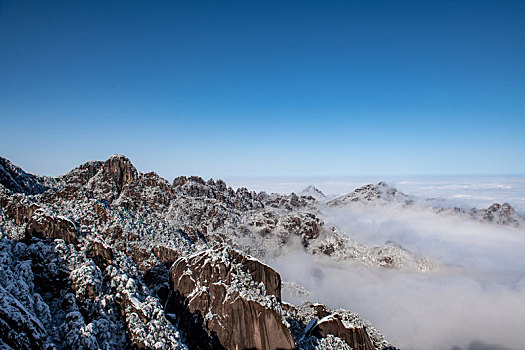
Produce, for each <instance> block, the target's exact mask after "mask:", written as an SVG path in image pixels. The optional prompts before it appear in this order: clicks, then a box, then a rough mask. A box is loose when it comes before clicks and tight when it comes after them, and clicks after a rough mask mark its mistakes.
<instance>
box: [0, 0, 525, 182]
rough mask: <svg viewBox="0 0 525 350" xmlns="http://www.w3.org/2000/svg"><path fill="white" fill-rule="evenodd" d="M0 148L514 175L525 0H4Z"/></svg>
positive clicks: (28, 157) (51, 166)
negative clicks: (163, 0) (164, 0)
mask: <svg viewBox="0 0 525 350" xmlns="http://www.w3.org/2000/svg"><path fill="white" fill-rule="evenodd" d="M0 118H1V119H0V121H1V123H0V130H1V131H0V155H1V156H4V157H7V158H9V159H11V160H12V161H14V162H15V163H16V164H19V165H21V166H22V167H24V168H25V169H27V170H29V171H33V172H37V173H41V174H49V175H57V174H60V173H63V172H65V171H67V170H69V169H71V168H72V167H74V166H76V165H78V164H80V163H83V162H84V161H87V160H90V159H105V158H107V157H108V156H109V155H110V154H113V153H121V154H125V155H127V156H128V157H130V158H131V160H132V161H133V162H134V164H135V165H136V166H137V167H138V168H139V170H141V171H149V170H155V171H157V172H159V173H160V174H161V175H163V176H165V177H167V178H170V179H171V178H173V177H174V176H177V175H180V174H197V175H201V176H204V177H214V178H216V177H228V176H247V177H249V176H319V175H333V176H341V175H367V174H379V175H381V174H385V175H395V174H413V175H420V174H434V175H439V174H494V173H498V174H524V173H525V1H393V0H392V1H235V2H230V1H166V2H162V1H153V2H149V1H120V2H118V1H97V0H90V1H53V0H51V1H31V2H30V1H20V0H17V1H1V0H0Z"/></svg>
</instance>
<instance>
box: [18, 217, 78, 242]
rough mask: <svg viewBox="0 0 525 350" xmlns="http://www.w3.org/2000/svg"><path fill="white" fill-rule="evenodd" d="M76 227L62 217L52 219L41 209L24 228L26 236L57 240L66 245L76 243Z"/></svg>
mask: <svg viewBox="0 0 525 350" xmlns="http://www.w3.org/2000/svg"><path fill="white" fill-rule="evenodd" d="M76 232H77V226H76V225H75V223H73V222H72V221H71V220H68V219H66V218H63V217H53V216H51V215H48V214H45V213H44V212H43V211H42V210H41V209H40V210H37V211H36V212H35V214H34V215H33V216H32V217H31V219H30V220H29V222H28V223H27V227H26V236H28V237H33V236H34V237H40V238H43V237H45V238H51V239H55V238H59V239H63V240H64V241H66V242H67V243H76V242H77V237H76Z"/></svg>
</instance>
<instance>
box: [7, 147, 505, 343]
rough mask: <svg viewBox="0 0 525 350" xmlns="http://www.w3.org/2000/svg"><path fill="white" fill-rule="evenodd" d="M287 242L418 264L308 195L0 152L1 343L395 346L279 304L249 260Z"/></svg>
mask: <svg viewBox="0 0 525 350" xmlns="http://www.w3.org/2000/svg"><path fill="white" fill-rule="evenodd" d="M311 190H312V191H313V192H312V191H309V193H313V194H315V195H316V197H320V196H321V194H322V193H320V191H316V190H313V189H311ZM503 210H507V209H505V208H503ZM492 212H493V213H494V212H495V211H492ZM492 215H495V214H492ZM290 242H298V244H299V246H300V247H302V249H304V251H305V252H307V253H308V254H313V255H322V256H323V257H326V258H327V259H335V260H341V259H344V260H349V261H355V262H356V263H359V264H365V265H367V264H368V265H377V266H383V267H390V268H403V267H406V266H412V267H413V268H415V269H422V270H424V269H426V268H427V267H428V266H427V265H426V262H425V260H424V259H423V258H421V257H418V256H416V255H413V254H412V253H410V252H408V251H406V250H404V249H402V248H401V247H397V246H395V245H385V246H383V247H367V246H365V245H362V244H359V243H358V242H355V241H353V240H351V239H349V238H348V237H346V236H345V235H344V234H342V233H341V232H339V230H338V229H337V228H335V227H327V225H325V224H324V222H323V221H322V220H321V219H320V218H319V217H318V216H317V202H316V198H314V197H313V196H312V195H309V194H308V195H302V196H301V195H296V194H293V193H292V194H290V195H278V194H267V193H264V192H261V193H255V192H251V191H248V190H247V189H245V188H239V189H237V190H233V189H232V188H231V187H228V186H227V184H226V183H225V182H224V181H222V180H216V181H215V180H212V179H210V180H207V181H205V180H203V179H202V178H200V177H197V176H192V177H184V176H181V177H177V178H176V179H174V180H173V181H172V182H171V183H170V182H169V181H167V180H165V179H163V178H161V177H160V176H158V175H157V174H155V173H153V172H150V173H139V172H138V171H137V169H136V168H135V167H134V166H133V164H132V163H131V162H130V160H129V159H127V158H126V157H124V156H121V155H114V156H111V157H110V158H108V159H107V160H106V161H91V162H88V163H85V164H82V165H80V166H79V167H77V168H75V169H73V170H71V171H70V172H68V173H67V174H65V175H62V176H58V177H42V176H38V175H33V174H28V173H26V172H24V171H23V170H22V169H20V168H19V167H17V166H15V165H14V164H12V163H11V162H10V161H9V160H7V159H4V158H0V260H1V263H2V269H1V271H0V304H1V307H0V344H1V347H2V348H3V349H186V348H189V349H350V348H352V349H367V350H368V349H393V347H392V345H391V344H390V343H389V342H388V341H386V340H385V339H384V337H383V335H382V334H381V333H380V332H379V331H377V330H376V329H375V328H374V327H373V326H372V325H371V324H370V323H368V322H367V321H365V320H362V319H360V318H359V316H358V315H356V314H354V313H352V312H350V311H348V310H333V309H331V308H329V307H328V306H325V305H321V304H312V303H306V304H303V305H298V306H296V305H291V304H289V303H287V302H286V301H285V300H283V298H282V291H281V286H282V281H281V277H280V275H279V273H278V271H275V270H274V269H272V268H271V267H270V266H268V265H267V264H265V263H263V262H261V261H271V259H273V258H275V257H278V256H279V255H280V254H283V250H284V249H283V247H284V246H286V245H287V244H288V243H290Z"/></svg>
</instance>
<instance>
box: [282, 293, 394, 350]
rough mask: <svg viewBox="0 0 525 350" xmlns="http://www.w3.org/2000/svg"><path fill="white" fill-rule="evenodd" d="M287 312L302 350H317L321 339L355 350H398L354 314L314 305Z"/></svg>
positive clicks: (288, 307) (291, 307)
mask: <svg viewBox="0 0 525 350" xmlns="http://www.w3.org/2000/svg"><path fill="white" fill-rule="evenodd" d="M283 309H284V310H285V314H286V315H287V316H288V317H289V318H287V319H288V320H290V322H291V324H292V325H291V330H292V332H293V333H294V336H295V337H296V339H299V342H298V346H299V348H316V346H315V344H317V343H318V342H319V339H324V338H333V337H335V338H336V339H339V340H342V341H343V344H346V345H347V346H349V347H350V348H352V349H359V350H365V349H366V350H374V349H382V350H394V349H395V348H394V347H392V346H391V345H390V344H389V343H388V342H387V341H385V339H384V337H383V335H382V334H381V333H379V332H378V331H377V330H376V329H375V328H374V327H373V326H372V325H371V324H370V323H369V322H367V321H364V320H362V319H360V318H359V316H358V315H356V314H354V313H352V312H350V311H347V310H333V309H331V308H329V307H328V306H326V305H323V304H313V303H304V304H302V305H299V306H292V305H287V304H285V305H284V306H283ZM338 347H341V346H338Z"/></svg>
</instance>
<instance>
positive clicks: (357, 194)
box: [326, 182, 525, 226]
mask: <svg viewBox="0 0 525 350" xmlns="http://www.w3.org/2000/svg"><path fill="white" fill-rule="evenodd" d="M356 203H360V204H364V205H377V204H380V205H391V204H396V205H402V206H412V205H419V206H422V207H427V208H428V209H430V210H433V211H434V212H435V213H437V214H441V215H460V216H464V217H466V218H471V219H475V220H478V221H481V222H489V223H494V224H502V225H512V226H519V225H523V224H525V218H524V217H522V216H521V215H519V214H518V213H517V212H516V211H515V210H514V208H512V206H511V205H510V204H508V203H503V204H501V205H500V204H499V203H494V204H492V205H491V206H489V207H488V208H486V209H477V208H469V209H464V208H459V207H446V206H443V205H442V202H441V201H437V200H435V199H430V198H429V199H419V198H416V197H413V196H409V195H406V194H405V193H403V192H401V191H398V190H397V189H396V188H395V187H392V186H389V185H387V184H386V183H384V182H379V183H378V184H377V185H373V184H369V185H365V186H362V187H359V188H357V189H355V190H354V191H352V192H350V193H348V194H345V195H343V196H341V197H338V198H335V199H333V200H331V201H328V202H327V203H326V205H327V206H329V207H341V206H348V205H353V204H356Z"/></svg>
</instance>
